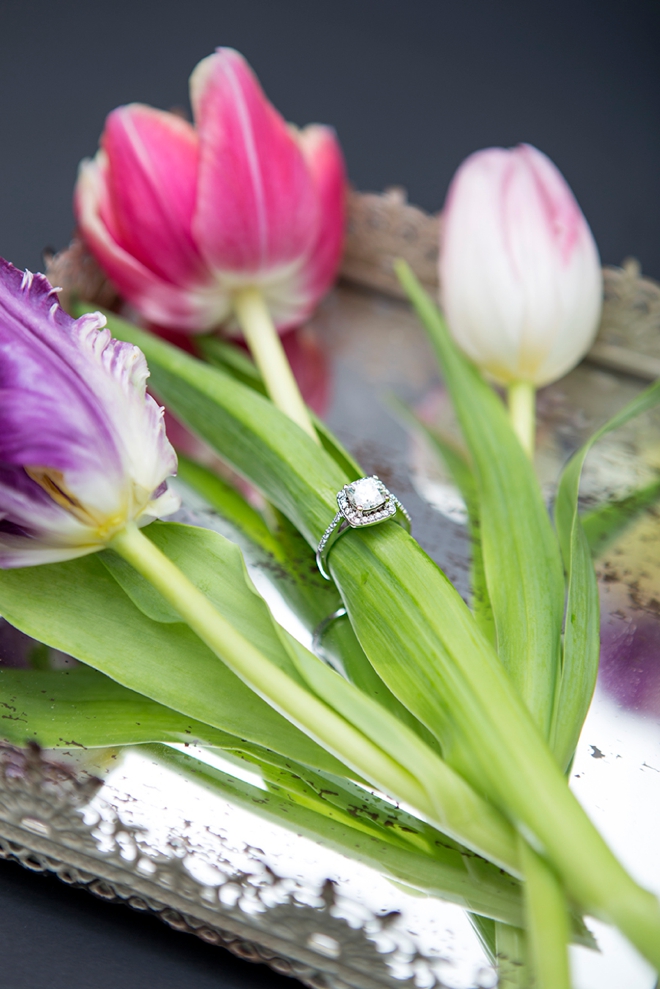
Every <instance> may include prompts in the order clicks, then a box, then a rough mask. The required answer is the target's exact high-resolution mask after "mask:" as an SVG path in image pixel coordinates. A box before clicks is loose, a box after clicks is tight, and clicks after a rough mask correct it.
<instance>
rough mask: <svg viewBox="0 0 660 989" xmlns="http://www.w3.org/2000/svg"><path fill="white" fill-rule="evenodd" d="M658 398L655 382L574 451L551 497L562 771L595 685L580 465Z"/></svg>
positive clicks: (593, 605)
mask: <svg viewBox="0 0 660 989" xmlns="http://www.w3.org/2000/svg"><path fill="white" fill-rule="evenodd" d="M658 402H660V382H656V383H655V384H653V385H651V387H650V388H647V389H646V390H645V391H643V392H642V393H641V394H640V395H638V396H637V397H636V398H634V399H633V400H632V402H629V403H628V404H627V405H626V406H625V407H624V408H623V409H621V411H620V412H618V413H617V414H616V415H615V416H613V417H612V418H611V419H610V420H609V421H608V422H606V423H605V425H604V426H601V428H600V429H598V430H597V431H596V432H595V433H594V434H593V435H592V436H591V437H590V438H589V440H588V441H587V442H586V443H585V444H584V446H582V447H581V448H580V449H579V450H578V451H577V453H574V454H573V456H572V457H571V459H570V460H569V462H568V463H567V465H566V467H565V468H564V470H563V471H562V475H561V478H560V480H559V487H558V489H557V498H556V501H555V525H556V528H557V535H558V537H559V542H560V545H561V549H562V555H563V558H564V565H565V567H566V573H567V575H568V600H567V604H566V626H565V629H564V649H563V661H562V672H561V681H560V685H559V691H558V695H557V699H556V703H555V711H554V721H553V728H552V745H553V751H555V752H556V754H557V758H558V760H559V764H560V766H562V768H564V769H565V768H567V767H568V766H569V764H570V762H571V760H572V758H573V753H574V752H575V746H576V745H577V742H578V738H579V736H580V731H581V730H582V725H583V723H584V719H585V717H586V716H587V711H588V710H589V704H590V703H591V698H592V695H593V692H594V688H595V686H596V677H597V675H598V658H599V645H600V635H599V632H600V608H599V601H598V585H597V581H596V574H595V573H594V566H593V561H592V555H591V549H590V546H589V542H588V540H587V536H586V533H585V529H584V526H583V524H582V521H581V519H580V515H579V512H578V493H579V487H580V476H581V474H582V467H583V465H584V461H585V460H586V457H587V454H588V453H589V451H590V450H591V448H592V446H593V445H594V443H597V442H598V440H599V439H601V438H602V437H603V436H605V435H606V434H607V433H610V432H612V430H614V429H618V427H619V426H623V425H624V424H625V423H627V422H628V421H629V420H630V419H633V418H634V417H635V416H638V415H641V414H642V413H643V412H647V411H648V410H649V409H652V408H653V407H654V406H655V405H657V404H658ZM633 497H634V496H633ZM615 518H616V515H615ZM601 532H602V529H601Z"/></svg>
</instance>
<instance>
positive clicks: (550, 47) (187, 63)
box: [0, 0, 660, 276]
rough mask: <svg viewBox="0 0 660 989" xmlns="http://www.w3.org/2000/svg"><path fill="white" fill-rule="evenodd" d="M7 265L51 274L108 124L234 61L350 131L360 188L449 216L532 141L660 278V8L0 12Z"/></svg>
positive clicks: (592, 212) (597, 222) (473, 4)
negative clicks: (457, 190) (466, 190)
mask: <svg viewBox="0 0 660 989" xmlns="http://www.w3.org/2000/svg"><path fill="white" fill-rule="evenodd" d="M0 12H1V18H0V254H2V255H4V256H7V257H8V258H9V259H10V260H12V261H13V262H14V263H16V264H18V265H21V266H23V265H29V266H30V267H32V268H38V267H39V266H40V264H41V254H40V252H41V250H42V249H43V248H44V247H46V246H51V247H61V246H62V245H64V244H65V243H66V242H67V240H68V237H69V234H70V230H71V225H72V219H71V208H70V202H71V189H72V185H73V181H74V178H75V174H76V167H77V164H78V162H79V161H80V159H81V158H83V157H84V156H86V155H90V154H93V153H94V151H95V149H96V144H97V140H98V136H99V134H100V132H101V129H102V126H103V120H104V118H105V115H106V113H108V111H109V110H111V109H112V108H113V107H114V106H116V105H118V104H120V103H125V102H131V101H143V102H147V103H152V104H154V105H156V106H160V107H164V108H169V107H171V106H173V105H177V104H178V105H179V106H185V105H186V104H187V79H188V75H189V74H190V71H191V70H192V68H193V67H194V65H195V63H196V62H197V61H198V60H199V59H200V58H202V57H203V56H204V55H206V54H208V53H209V52H210V51H211V50H212V49H213V47H214V46H215V45H217V44H224V45H232V46H234V47H236V48H238V49H239V50H241V51H243V52H244V54H245V55H246V56H247V57H248V59H249V60H250V61H251V63H252V64H253V66H254V67H255V69H256V71H257V72H258V74H259V75H260V77H261V80H262V82H263V84H264V86H265V89H266V92H267V93H268V94H269V96H270V97H271V99H272V100H273V101H274V102H275V104H276V105H277V106H278V107H279V108H280V110H281V111H282V112H283V113H284V114H285V116H286V117H287V118H288V119H290V120H293V121H295V122H296V123H298V124H305V123H307V122H310V121H319V122H323V123H326V122H327V123H333V124H334V125H335V127H336V128H337V131H338V133H339V136H340V139H341V141H342V143H343V145H344V148H345V151H346V156H347V159H348V166H349V171H350V175H351V178H352V180H353V182H354V183H355V184H356V185H357V186H358V187H359V188H362V189H376V190H378V189H381V188H382V187H383V186H385V185H387V184H394V183H399V184H402V185H405V186H407V188H408V190H409V194H410V199H411V201H412V202H416V203H418V204H419V205H421V206H424V207H425V208H427V209H431V210H436V209H439V208H440V206H441V205H442V202H443V198H444V194H445V190H446V187H447V183H448V181H449V179H450V177H451V175H452V172H453V171H454V169H455V168H456V166H457V165H458V164H459V162H460V161H461V159H462V158H463V157H465V155H467V154H469V153H470V152H471V151H474V150H476V149H477V148H480V147H484V146H487V145H489V144H501V145H511V144H515V143H517V142H519V141H529V142H531V143H533V144H536V145H537V146H538V147H540V148H541V149H542V150H544V151H545V152H547V153H548V154H549V155H550V156H551V157H552V158H553V159H554V160H555V161H556V163H557V164H558V165H559V167H560V168H561V169H562V170H563V171H564V173H565V175H566V176H567V178H568V180H569V182H570V184H571V185H572V187H573V189H574V190H575V192H576V194H577V197H578V199H579V201H580V203H581V205H582V207H583V210H584V212H585V214H586V216H587V218H588V219H589V221H590V223H591V224H592V227H593V230H594V233H595V236H596V240H597V242H598V244H599V246H600V250H601V254H602V257H603V260H604V261H606V262H614V263H616V262H619V261H621V260H622V258H623V257H624V256H625V255H627V254H630V253H634V254H635V255H637V256H638V257H639V258H640V260H641V262H642V265H643V267H644V269H645V270H646V271H647V272H649V273H650V274H652V275H655V276H660V128H659V126H658V123H659V121H658V96H659V93H660V86H659V81H658V76H659V69H658V66H659V64H660V63H659V58H658V41H659V40H660V37H659V34H660V32H659V31H658V21H659V20H660V4H658V3H657V0H648V2H637V0H620V2H618V3H612V2H608V0H553V2H545V0H535V2H532V3H530V2H528V0H499V2H498V0H451V2H450V0H433V2H422V0H407V2H400V0H331V2H328V0H312V2H310V0H233V2H228V0H188V2H185V3H183V2H178V3H177V2H168V0H160V2H158V3H156V2H151V3H145V2H142V3H140V2H139V0H138V2H136V0H113V2H112V3H104V4H100V3H94V2H91V0H77V2H76V0H73V2H67V0H61V2H59V3H55V2H49V3H43V2H40V0H37V2H32V3H27V2H25V0H18V2H16V0H3V2H2V4H1V5H0Z"/></svg>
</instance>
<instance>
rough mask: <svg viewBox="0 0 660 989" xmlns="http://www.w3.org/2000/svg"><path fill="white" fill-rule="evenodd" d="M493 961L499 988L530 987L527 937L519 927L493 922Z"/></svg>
mask: <svg viewBox="0 0 660 989" xmlns="http://www.w3.org/2000/svg"><path fill="white" fill-rule="evenodd" d="M495 962H496V964H497V985H498V986H499V989H531V985H532V984H531V982H530V971H529V969H528V967H527V938H526V937H525V932H524V931H523V930H521V929H520V928H519V927H512V926H511V925H510V924H503V923H502V922H501V921H496V922H495ZM535 989H536V987H535Z"/></svg>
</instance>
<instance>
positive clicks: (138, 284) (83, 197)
mask: <svg viewBox="0 0 660 989" xmlns="http://www.w3.org/2000/svg"><path fill="white" fill-rule="evenodd" d="M107 173H108V159H107V155H106V154H105V152H104V151H99V152H98V154H97V155H96V157H95V158H94V159H93V160H91V161H84V162H82V164H81V166H80V171H79V175H78V182H77V184H76V192H75V201H74V208H75V213H76V217H77V220H78V224H79V226H80V230H81V232H82V234H83V236H84V238H85V242H86V243H87V245H88V247H89V248H90V250H91V251H92V253H93V254H94V256H95V257H96V259H97V260H98V262H99V264H100V265H101V267H102V268H103V269H104V271H105V272H106V273H107V274H108V276H109V277H110V278H111V279H112V281H113V282H114V283H115V285H116V286H117V288H118V290H119V291H120V293H121V294H122V296H124V298H125V299H127V300H128V301H129V302H130V303H131V304H132V305H133V306H135V308H136V309H137V310H138V311H139V312H140V313H141V314H142V315H143V316H144V317H145V319H148V320H150V321H151V322H153V323H158V324H160V325H162V326H168V327H172V328H174V329H176V330H179V331H182V332H188V333H204V332H207V331H208V330H210V329H212V328H213V327H214V326H217V325H218V324H219V323H221V322H222V321H223V320H224V319H226V317H227V315H228V313H229V311H230V303H229V298H228V296H227V294H226V293H225V292H223V291H222V289H221V287H220V286H219V284H218V283H217V282H214V281H213V280H211V281H210V282H209V284H208V285H202V286H201V287H198V288H195V287H182V286H179V285H175V284H173V283H172V282H169V281H167V280H165V279H163V278H161V277H160V276H159V275H157V274H156V273H155V272H153V271H152V270H151V269H150V268H148V267H147V266H146V265H144V264H142V262H141V261H139V260H138V259H137V258H135V257H133V256H132V255H131V254H130V253H129V252H128V251H127V250H125V249H124V248H123V247H121V246H120V244H119V243H118V241H117V239H116V238H117V236H119V234H118V231H117V228H116V224H115V222H114V219H113V214H112V207H111V204H110V200H109V194H108V179H107ZM165 246H167V245H165ZM208 277H209V279H210V278H211V276H208Z"/></svg>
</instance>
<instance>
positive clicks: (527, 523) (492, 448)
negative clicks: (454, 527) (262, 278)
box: [397, 262, 565, 735]
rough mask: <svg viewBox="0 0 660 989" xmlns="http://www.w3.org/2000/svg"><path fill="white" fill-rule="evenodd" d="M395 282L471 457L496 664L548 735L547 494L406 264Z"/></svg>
mask: <svg viewBox="0 0 660 989" xmlns="http://www.w3.org/2000/svg"><path fill="white" fill-rule="evenodd" d="M397 274H398V275H399V279H400V281H401V283H402V285H403V287H404V288H405V290H406V292H407V293H408V296H409V298H410V300H411V302H412V304H413V306H414V307H415V310H416V312H417V314H418V316H419V318H420V320H421V321H422V323H423V325H424V326H425V328H426V330H427V332H428V334H429V338H430V340H431V343H432V344H433V346H434V348H435V351H436V354H437V357H438V361H439V363H440V366H441V369H442V372H443V374H444V377H445V381H446V384H447V388H448V389H449V393H450V395H451V399H452V402H453V406H454V410H455V412H456V415H457V418H458V420H459V423H460V426H461V429H462V432H463V436H464V438H465V442H466V444H467V446H468V449H469V451H470V456H471V459H472V467H473V473H474V480H475V484H476V488H477V494H478V500H479V525H480V531H481V546H482V554H483V566H484V572H485V575H486V583H487V586H488V595H489V598H490V602H491V605H492V610H493V617H494V621H495V628H496V633H497V651H498V655H499V657H500V659H501V660H502V662H503V663H504V666H505V667H506V669H507V671H508V673H509V675H510V677H511V679H512V680H513V682H514V683H515V685H516V687H517V688H518V690H519V692H520V694H521V696H522V697H523V698H524V700H525V702H526V703H527V705H528V707H529V709H530V711H531V712H532V716H533V718H534V720H535V722H536V723H537V724H538V725H539V727H540V728H541V731H542V732H543V734H544V735H547V734H548V733H549V731H550V721H551V717H552V705H553V700H554V695H555V689H556V684H557V678H558V675H559V658H560V641H561V629H562V622H563V616H564V597H565V586H564V575H563V570H562V563H561V556H560V552H559V547H558V545H557V539H556V537H555V534H554V532H553V530H552V524H551V522H550V517H549V515H548V512H547V510H546V507H545V504H544V502H543V497H542V495H541V489H540V487H539V483H538V480H537V478H536V474H535V473H534V468H533V466H532V464H531V462H530V460H529V458H528V457H527V455H526V454H525V452H524V450H523V448H522V446H521V445H520V442H519V440H518V438H517V437H516V435H515V433H514V431H513V428H512V426H511V423H510V421H509V417H508V414H507V411H506V409H505V408H504V405H503V404H502V402H501V400H500V398H499V397H498V395H496V393H495V392H494V391H493V389H492V388H491V387H490V386H489V385H487V384H486V382H485V381H484V380H483V378H482V377H481V375H480V374H479V372H478V370H477V369H476V367H475V366H474V365H473V364H472V363H471V362H470V361H469V360H468V359H467V358H466V357H465V356H464V355H463V354H462V353H461V351H460V350H459V349H458V347H457V346H456V344H455V343H454V342H453V340H452V338H451V336H450V334H449V331H448V329H447V326H446V324H445V322H444V319H443V318H442V316H441V314H440V311H439V310H438V308H437V306H436V305H435V304H434V303H433V302H432V301H431V299H430V298H429V296H428V295H427V294H426V292H425V291H424V289H423V288H422V287H421V285H420V284H419V282H418V281H417V279H416V278H415V276H414V275H413V273H412V271H411V270H410V268H408V266H407V265H406V264H405V263H404V262H401V263H399V264H398V265H397Z"/></svg>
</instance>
